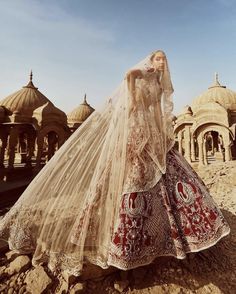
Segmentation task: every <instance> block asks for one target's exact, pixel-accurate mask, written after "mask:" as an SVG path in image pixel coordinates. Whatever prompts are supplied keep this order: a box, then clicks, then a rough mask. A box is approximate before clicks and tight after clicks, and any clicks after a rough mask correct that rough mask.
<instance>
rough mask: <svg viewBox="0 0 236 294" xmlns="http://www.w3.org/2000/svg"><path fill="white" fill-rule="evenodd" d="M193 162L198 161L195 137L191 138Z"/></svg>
mask: <svg viewBox="0 0 236 294" xmlns="http://www.w3.org/2000/svg"><path fill="white" fill-rule="evenodd" d="M191 161H196V150H195V142H194V137H193V135H192V136H191Z"/></svg>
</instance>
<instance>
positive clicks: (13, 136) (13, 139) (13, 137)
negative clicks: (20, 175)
mask: <svg viewBox="0 0 236 294" xmlns="http://www.w3.org/2000/svg"><path fill="white" fill-rule="evenodd" d="M17 136H18V130H17V129H16V128H15V127H12V128H11V130H10V136H9V143H8V144H9V145H8V149H9V150H8V152H9V159H8V167H9V168H13V167H14V161H15V149H16V145H17Z"/></svg>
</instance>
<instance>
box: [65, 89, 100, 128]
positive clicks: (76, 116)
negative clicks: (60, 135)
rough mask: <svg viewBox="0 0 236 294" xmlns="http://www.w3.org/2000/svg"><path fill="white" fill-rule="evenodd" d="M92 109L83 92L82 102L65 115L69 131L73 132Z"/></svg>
mask: <svg viewBox="0 0 236 294" xmlns="http://www.w3.org/2000/svg"><path fill="white" fill-rule="evenodd" d="M94 110H95V109H94V108H92V107H91V106H90V105H89V104H88V102H87V99H86V94H85V95H84V101H83V103H81V104H80V105H79V106H78V107H77V108H75V109H74V110H73V111H71V112H70V113H69V114H68V115H67V119H68V126H69V128H70V130H71V132H72V133H73V132H74V131H75V130H76V129H77V128H78V127H79V126H80V125H81V124H82V123H83V122H84V121H85V120H86V119H87V118H88V117H89V116H90V115H91V114H92V113H93V112H94Z"/></svg>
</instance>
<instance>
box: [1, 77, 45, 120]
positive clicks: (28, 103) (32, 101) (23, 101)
mask: <svg viewBox="0 0 236 294" xmlns="http://www.w3.org/2000/svg"><path fill="white" fill-rule="evenodd" d="M32 77H33V75H32V72H31V74H30V81H29V83H28V84H27V85H26V86H25V87H23V88H22V89H21V90H19V91H17V92H15V93H13V94H11V95H9V96H8V97H6V98H5V99H3V100H2V101H0V106H4V107H5V108H6V109H8V110H9V111H10V112H11V113H13V112H16V111H17V112H18V113H19V114H20V115H22V116H26V117H32V114H33V112H34V110H35V109H37V108H38V107H40V106H42V105H44V104H46V103H47V102H50V100H49V99H48V98H47V97H45V96H44V95H43V94H42V93H41V92H40V91H39V90H38V88H36V87H35V86H34V84H33V82H32ZM50 103H51V102H50Z"/></svg>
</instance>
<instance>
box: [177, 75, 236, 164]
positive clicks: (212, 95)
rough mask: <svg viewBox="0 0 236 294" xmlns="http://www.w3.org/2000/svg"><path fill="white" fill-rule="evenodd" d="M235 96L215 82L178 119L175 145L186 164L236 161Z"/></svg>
mask: <svg viewBox="0 0 236 294" xmlns="http://www.w3.org/2000/svg"><path fill="white" fill-rule="evenodd" d="M235 127H236V93H235V92H234V91H232V90H229V89H227V88H226V87H225V86H222V85H221V84H220V82H219V80H218V75H217V74H216V76H215V81H214V84H213V85H212V86H210V87H209V88H208V89H207V90H206V91H205V92H204V93H202V94H201V95H199V96H198V97H197V98H195V99H194V100H193V102H192V104H191V106H189V105H187V106H186V107H185V108H184V109H183V111H182V112H181V113H180V114H179V115H178V116H177V119H176V121H175V126H174V132H175V138H176V139H175V140H176V145H177V147H178V149H179V151H180V153H182V154H184V156H185V157H186V159H187V160H188V161H189V162H196V161H198V162H199V164H208V163H210V162H211V161H215V160H221V161H224V160H225V161H229V160H232V159H234V158H236V141H235V135H236V134H235V131H236V128H235Z"/></svg>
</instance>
